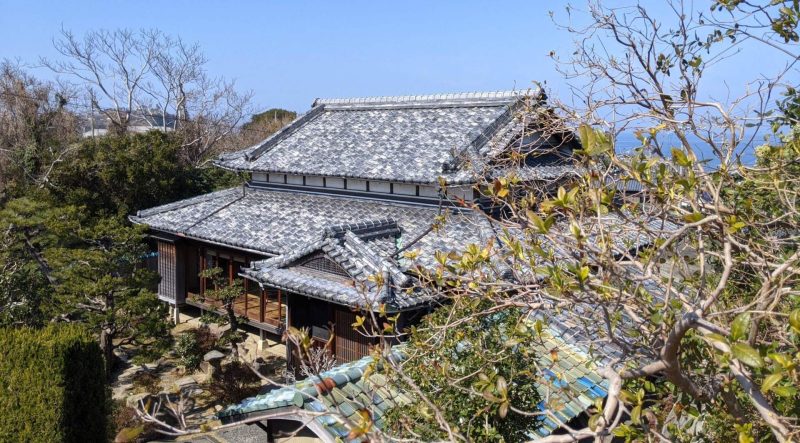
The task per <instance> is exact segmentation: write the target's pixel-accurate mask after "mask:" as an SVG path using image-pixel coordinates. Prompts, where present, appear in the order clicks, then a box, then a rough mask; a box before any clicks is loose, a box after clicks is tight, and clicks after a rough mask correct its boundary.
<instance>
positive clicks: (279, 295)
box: [278, 289, 283, 324]
mask: <svg viewBox="0 0 800 443" xmlns="http://www.w3.org/2000/svg"><path fill="white" fill-rule="evenodd" d="M281 292H282V291H281V290H280V289H278V324H280V322H281V314H283V309H281Z"/></svg>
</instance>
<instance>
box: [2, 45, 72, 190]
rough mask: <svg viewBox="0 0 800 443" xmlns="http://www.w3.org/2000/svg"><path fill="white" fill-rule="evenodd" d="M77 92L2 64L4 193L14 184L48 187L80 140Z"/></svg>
mask: <svg viewBox="0 0 800 443" xmlns="http://www.w3.org/2000/svg"><path fill="white" fill-rule="evenodd" d="M74 99H75V95H74V93H73V92H72V91H71V90H70V89H69V88H67V87H64V86H63V85H58V84H53V83H48V82H42V81H40V80H38V79H36V78H35V77H33V76H31V75H29V74H28V73H27V72H25V70H24V69H22V67H20V66H19V65H18V64H16V63H12V62H11V61H8V60H4V61H2V62H1V63H0V191H2V190H3V189H4V188H5V187H6V186H8V185H9V182H11V181H15V180H17V181H23V182H25V183H32V184H39V185H42V184H44V183H46V182H47V177H48V175H49V173H50V171H52V168H53V166H54V165H55V164H56V163H58V162H59V161H61V160H62V158H63V155H64V154H65V153H66V151H68V150H69V143H70V141H73V140H75V139H76V136H77V116H76V114H75V113H74V112H72V111H71V110H70V109H69V107H68V106H69V105H70V104H71V103H72V102H73V101H74Z"/></svg>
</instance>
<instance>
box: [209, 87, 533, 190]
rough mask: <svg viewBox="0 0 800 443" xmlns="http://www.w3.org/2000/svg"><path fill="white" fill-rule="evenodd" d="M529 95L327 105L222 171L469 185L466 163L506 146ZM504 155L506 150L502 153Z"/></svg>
mask: <svg viewBox="0 0 800 443" xmlns="http://www.w3.org/2000/svg"><path fill="white" fill-rule="evenodd" d="M523 97H527V96H526V95H525V94H524V93H522V92H502V93H476V94H449V95H429V96H407V97H377V98H366V99H320V100H317V101H316V102H315V103H314V107H313V108H312V110H311V111H310V112H308V113H307V114H305V115H304V116H301V117H299V118H298V119H297V120H295V121H294V122H293V123H291V124H290V125H288V126H287V127H285V128H283V129H282V130H281V131H279V132H277V133H276V134H274V135H272V136H271V137H270V138H268V139H266V140H264V141H262V142H261V143H259V144H258V145H255V146H253V147H250V148H247V149H244V150H242V151H239V152H235V153H232V154H227V155H223V156H222V157H220V159H219V160H218V161H217V165H219V166H222V167H224V168H229V169H235V170H246V171H262V172H276V173H291V174H306V175H323V176H338V177H351V178H360V179H372V180H386V181H404V182H413V183H436V182H437V181H438V179H439V177H443V178H445V179H447V180H448V182H450V183H466V182H469V181H470V180H471V178H472V177H471V174H470V173H469V172H468V171H465V170H464V168H461V164H462V163H463V157H464V156H465V155H466V156H467V157H474V156H486V155H489V154H490V152H492V151H496V150H497V146H493V145H495V144H503V143H507V142H508V141H509V140H510V139H511V137H512V136H513V134H512V133H511V132H513V131H512V130H513V129H516V130H521V127H520V125H519V124H515V123H514V121H515V119H514V115H513V114H514V111H515V110H516V108H517V106H518V105H519V104H520V103H521V100H522V99H523ZM501 149H502V148H501Z"/></svg>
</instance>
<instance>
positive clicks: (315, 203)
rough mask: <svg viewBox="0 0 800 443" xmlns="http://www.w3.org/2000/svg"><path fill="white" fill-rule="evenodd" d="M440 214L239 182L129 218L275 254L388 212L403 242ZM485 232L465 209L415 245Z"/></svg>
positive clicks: (440, 244)
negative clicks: (330, 230) (259, 186)
mask: <svg viewBox="0 0 800 443" xmlns="http://www.w3.org/2000/svg"><path fill="white" fill-rule="evenodd" d="M445 211H449V210H447V209H445ZM439 214H440V210H439V209H438V208H437V207H435V206H431V205H418V204H405V203H398V202H389V201H382V200H371V199H362V198H355V197H347V196H334V195H322V194H314V193H303V192H297V191H284V190H266V189H257V188H249V187H237V188H232V189H227V190H224V191H219V192H214V193H211V194H207V195H202V196H199V197H195V198H191V199H187V200H182V201H179V202H176V203H171V204H168V205H164V206H159V207H156V208H152V209H148V210H145V211H139V212H138V213H137V214H136V215H135V216H131V217H130V219H131V221H133V222H134V223H138V224H146V225H149V226H150V228H152V229H155V230H158V231H163V232H169V233H175V234H179V235H185V236H189V237H193V238H197V239H201V240H208V241H213V242H216V243H221V244H225V245H230V246H232V247H236V248H244V249H250V250H255V251H261V252H264V253H265V254H269V255H278V254H286V253H291V252H293V251H295V250H297V249H298V248H302V247H304V246H305V245H307V244H309V243H310V242H312V241H314V240H317V239H319V238H320V236H321V235H322V232H323V230H324V229H325V228H329V227H333V226H336V225H343V224H348V223H359V222H363V221H369V220H378V219H386V218H390V219H392V220H395V221H396V222H397V225H398V228H399V230H400V235H399V236H398V239H397V243H398V247H401V248H402V247H403V246H404V244H406V243H408V242H410V241H411V240H413V239H415V238H416V237H418V236H419V235H420V234H423V233H424V232H425V231H426V230H428V229H429V228H430V226H431V224H432V223H433V222H434V220H435V218H436V217H437V215H439ZM486 232H487V231H486V223H485V221H482V219H481V217H476V216H473V215H470V212H469V211H466V212H463V213H461V214H459V215H452V216H450V221H449V222H448V223H447V224H446V226H445V228H444V229H443V230H442V232H439V233H437V232H434V233H433V234H434V235H430V236H425V238H423V239H421V240H420V241H419V243H418V245H416V247H418V248H421V249H422V250H423V252H427V251H430V252H431V254H432V252H433V250H436V249H443V250H449V249H453V248H460V247H461V246H463V245H466V244H468V243H471V242H480V241H481V240H486V239H487V237H486ZM423 260H424V258H423ZM430 260H431V261H432V260H433V259H432V257H431V258H430Z"/></svg>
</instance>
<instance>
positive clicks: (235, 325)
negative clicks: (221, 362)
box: [225, 301, 239, 358]
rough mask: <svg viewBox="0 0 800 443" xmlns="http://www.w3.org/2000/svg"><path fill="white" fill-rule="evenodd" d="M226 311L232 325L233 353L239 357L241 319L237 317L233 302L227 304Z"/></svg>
mask: <svg viewBox="0 0 800 443" xmlns="http://www.w3.org/2000/svg"><path fill="white" fill-rule="evenodd" d="M225 312H227V313H228V323H229V324H230V325H231V327H230V329H229V330H228V333H229V334H230V336H231V353H232V354H233V356H234V357H237V358H238V357H239V347H238V345H239V340H238V332H239V321H238V320H237V319H236V312H234V311H233V302H232V301H231V302H228V303H226V304H225Z"/></svg>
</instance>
